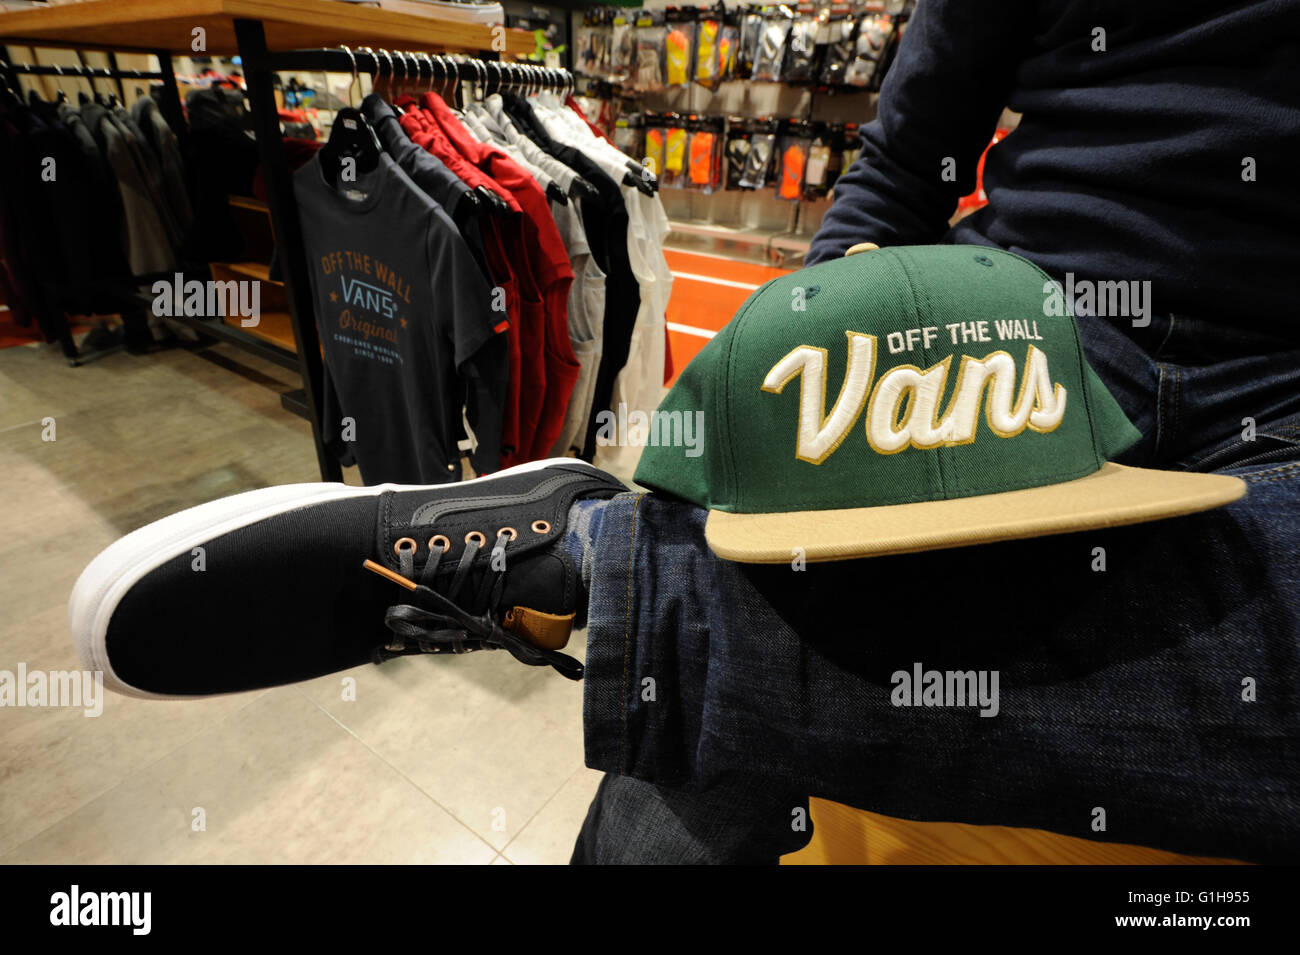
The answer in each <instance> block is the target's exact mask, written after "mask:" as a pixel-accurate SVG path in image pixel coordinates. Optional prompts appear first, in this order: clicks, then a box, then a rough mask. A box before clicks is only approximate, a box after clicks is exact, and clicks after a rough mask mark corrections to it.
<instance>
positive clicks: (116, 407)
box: [0, 345, 600, 864]
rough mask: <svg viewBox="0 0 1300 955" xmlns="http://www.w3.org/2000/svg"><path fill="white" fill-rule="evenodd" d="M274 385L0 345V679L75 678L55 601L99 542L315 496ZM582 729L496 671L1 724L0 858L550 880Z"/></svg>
mask: <svg viewBox="0 0 1300 955" xmlns="http://www.w3.org/2000/svg"><path fill="white" fill-rule="evenodd" d="M236 366H238V367H240V368H242V369H244V371H243V372H237V371H235V370H232V369H234V368H235V367H236ZM294 384H295V382H294V380H293V376H292V375H291V373H289V372H286V371H284V370H283V369H280V368H278V367H277V366H275V365H272V364H269V363H265V362H261V361H259V360H258V359H255V358H253V357H251V356H249V355H246V354H245V353H243V352H239V351H236V350H234V349H231V348H229V347H228V346H216V347H213V348H209V349H205V350H204V351H203V353H201V354H200V353H198V352H194V351H189V350H185V349H172V350H170V351H165V352H161V353H158V354H156V355H151V356H146V357H133V356H130V355H126V354H118V355H113V356H109V357H107V358H104V359H102V360H100V361H96V362H93V363H92V364H89V365H86V366H84V367H81V368H69V367H68V366H67V365H66V364H65V363H64V361H63V360H62V358H61V357H60V356H59V355H58V353H57V352H56V351H54V350H52V349H50V348H49V347H48V346H35V345H33V346H23V347H17V348H9V349H4V350H0V515H3V518H2V520H0V529H2V530H3V533H0V670H8V671H10V672H16V671H17V668H18V665H19V664H20V663H24V664H26V666H27V668H28V669H29V670H32V669H41V670H67V669H75V668H78V667H79V662H78V660H77V657H76V653H75V652H74V650H73V647H72V642H71V639H70V637H69V634H68V629H67V615H66V609H65V608H66V603H67V598H68V594H69V592H70V590H71V588H72V584H73V582H74V581H75V580H76V578H77V575H78V574H79V573H80V572H81V570H82V568H83V567H84V566H85V564H86V563H87V562H88V561H89V560H90V559H91V558H92V557H94V555H95V554H96V553H98V551H99V550H100V549H101V548H102V547H104V546H105V545H107V544H108V543H110V542H111V541H113V540H114V539H115V538H116V537H118V536H120V535H121V534H124V533H126V532H127V531H130V530H133V529H134V528H136V527H139V526H141V525H143V524H146V523H148V522H149V521H152V520H154V519H156V518H159V517H162V516H164V515H166V514H169V513H171V512H173V511H176V510H179V509H181V508H184V507H189V506H191V505H194V504H199V503H202V502H203V501H208V500H212V499H213V498H217V497H222V496H225V495H227V494H234V493H236V492H239V491H244V490H249V489H252V488H257V487H264V486H266V485H270V484H284V483H290V482H295V481H312V480H315V479H316V478H317V473H316V465H315V455H314V452H313V450H312V444H311V435H310V429H309V428H308V426H307V424H306V423H305V422H304V421H302V420H300V419H298V418H295V417H293V416H292V415H290V414H288V413H287V412H285V411H283V410H282V409H281V407H280V402H279V392H280V391H283V390H287V389H288V388H290V387H292V386H294ZM47 418H53V419H54V427H55V432H54V435H55V440H54V441H44V440H42V431H43V430H44V429H43V425H42V421H43V420H44V419H47ZM350 480H353V481H355V480H356V478H355V475H353V476H352V477H351V478H350ZM232 599H237V595H232ZM176 626H177V627H178V628H180V627H183V626H184V621H176ZM582 636H583V635H581V634H579V635H578V640H577V642H576V644H575V645H573V646H572V652H573V653H574V654H575V655H576V656H578V657H579V658H581V656H582V651H583V647H582V639H581V638H582ZM214 652H219V651H218V650H217V649H216V648H214ZM344 677H353V678H355V681H356V685H355V700H352V699H345V695H348V696H350V694H345V693H344ZM581 716H582V685H581V684H580V683H572V682H570V681H568V680H564V679H561V678H559V677H558V676H556V675H555V674H554V673H551V672H550V671H549V670H547V671H542V670H540V669H532V668H527V667H522V666H520V665H518V664H517V663H515V662H514V660H513V659H511V658H510V657H509V656H507V655H506V654H503V653H501V654H495V653H480V654H472V655H469V656H464V657H452V658H443V659H434V658H431V657H413V658H406V659H401V660H394V661H391V662H389V663H386V664H384V665H383V666H381V667H373V666H367V667H362V668H359V669H356V670H352V671H349V672H348V673H345V674H337V675H335V676H330V677H323V678H321V679H318V680H314V681H312V682H309V683H304V684H300V685H297V686H289V687H281V688H278V689H273V690H265V691H259V692H255V693H246V694H240V695H236V696H228V697H221V698H216V699H209V700H199V701H194V702H158V701H146V700H136V699H131V698H127V697H121V696H115V695H113V694H107V695H106V699H105V703H104V709H103V714H102V715H101V716H99V717H86V716H84V715H83V713H82V711H81V710H74V709H54V708H26V707H23V708H14V707H0V863H24V862H36V863H102V862H117V863H146V862H148V863H159V862H163V863H165V862H180V863H184V862H246V863H262V862H266V863H273V862H328V863H346V862H453V863H497V864H504V863H548V862H553V863H560V862H567V861H568V858H569V853H570V852H571V850H572V847H573V840H574V837H575V836H576V834H577V831H578V828H579V826H580V825H581V822H582V819H583V816H584V815H585V813H586V809H587V805H588V803H589V802H590V800H591V796H592V794H593V793H594V792H595V789H596V784H597V783H598V781H599V778H600V776H599V774H598V773H596V772H593V771H591V770H588V769H586V768H585V767H584V766H583V761H582V723H581Z"/></svg>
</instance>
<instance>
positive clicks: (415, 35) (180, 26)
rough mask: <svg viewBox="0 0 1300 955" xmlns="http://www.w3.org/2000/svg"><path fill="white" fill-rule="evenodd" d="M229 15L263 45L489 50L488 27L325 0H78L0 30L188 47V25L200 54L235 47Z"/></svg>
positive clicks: (521, 36) (510, 46) (225, 52)
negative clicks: (259, 28) (199, 41)
mask: <svg viewBox="0 0 1300 955" xmlns="http://www.w3.org/2000/svg"><path fill="white" fill-rule="evenodd" d="M236 19H246V20H261V21H262V23H263V25H264V28H265V30H266V42H267V48H268V49H269V50H273V51H275V50H302V49H314V48H321V47H337V46H339V45H340V44H346V45H347V46H350V47H354V48H355V47H358V46H373V47H386V48H388V49H399V50H431V51H443V50H451V51H464V52H474V51H479V50H491V49H492V39H493V28H491V27H488V26H483V25H481V24H476V23H462V22H459V21H456V20H441V19H436V18H433V17H421V16H415V15H413V14H407V13H394V12H392V11H389V10H382V9H380V8H378V7H366V6H360V5H357V4H351V3H334V2H331V0H85V2H83V3H71V4H64V5H60V6H53V7H45V8H42V9H33V10H13V11H9V12H5V13H0V36H2V37H4V38H6V39H7V40H9V41H10V42H13V41H24V42H27V43H30V44H34V45H37V46H69V47H90V48H101V49H112V50H139V51H141V52H145V53H152V52H155V51H157V50H171V51H174V52H176V53H189V52H191V50H192V46H191V44H192V43H193V31H194V29H195V28H196V27H202V28H203V29H204V30H205V31H206V33H207V37H206V40H207V44H206V50H205V51H204V52H206V53H207V54H208V55H211V56H230V55H233V54H235V53H238V52H239V48H238V44H237V43H236V42H235V28H234V21H235V20H236ZM534 45H535V44H534V40H533V35H532V34H531V33H529V32H528V31H526V30H506V31H505V47H506V49H505V51H504V52H505V53H511V54H525V53H531V52H532V50H533V48H534Z"/></svg>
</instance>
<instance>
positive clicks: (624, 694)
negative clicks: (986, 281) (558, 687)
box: [574, 316, 1300, 862]
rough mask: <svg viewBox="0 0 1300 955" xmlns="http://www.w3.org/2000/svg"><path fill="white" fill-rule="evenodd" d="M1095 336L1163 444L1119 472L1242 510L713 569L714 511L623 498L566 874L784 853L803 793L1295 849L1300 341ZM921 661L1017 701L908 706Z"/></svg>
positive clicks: (969, 815)
mask: <svg viewBox="0 0 1300 955" xmlns="http://www.w3.org/2000/svg"><path fill="white" fill-rule="evenodd" d="M1079 324H1080V329H1081V333H1082V335H1083V336H1084V340H1085V344H1086V347H1087V349H1088V356H1089V359H1090V361H1091V362H1092V364H1093V367H1094V368H1095V369H1096V370H1097V372H1098V374H1099V375H1100V376H1101V378H1102V380H1103V381H1104V382H1106V384H1107V385H1108V386H1109V387H1110V389H1111V390H1112V392H1113V393H1114V394H1115V396H1116V397H1117V398H1118V400H1119V401H1120V403H1121V404H1122V405H1123V407H1124V410H1125V411H1126V412H1127V413H1128V415H1129V417H1130V419H1132V421H1133V422H1134V424H1136V425H1137V426H1138V428H1139V429H1140V430H1141V431H1142V433H1143V435H1144V438H1143V440H1142V442H1141V443H1140V444H1139V445H1137V446H1136V447H1134V448H1133V449H1131V450H1130V451H1129V452H1128V453H1127V454H1126V455H1125V457H1124V458H1122V459H1121V461H1122V462H1123V463H1130V464H1139V465H1145V466H1153V467H1162V468H1168V469H1188V470H1218V471H1224V472H1226V473H1230V474H1235V475H1238V476H1239V477H1241V478H1243V479H1244V480H1245V481H1246V482H1247V483H1248V485H1249V491H1248V494H1247V496H1246V497H1245V498H1243V499H1242V500H1240V501H1238V502H1236V503H1234V504H1231V505H1229V506H1227V507H1224V508H1220V509H1218V510H1214V511H1209V512H1206V513H1202V514H1197V515H1191V516H1188V517H1183V518H1176V519H1172V520H1165V521H1159V522H1155V523H1148V524H1140V525H1136V526H1131V527H1124V528H1113V529H1108V530H1096V531H1088V532H1085V533H1078V534H1070V535H1062V536H1057V537H1049V538H1039V539H1035V540H1027V541H1012V542H1005V543H999V544H991V545H985V546H980V547H971V548H964V549H957V550H947V551H932V552H929V553H924V554H913V555H904V556H898V557H883V558H875V559H871V560H859V561H846V562H840V563H831V564H809V565H808V566H807V569H806V570H803V571H796V570H794V569H792V568H791V567H789V566H756V565H753V566H751V565H744V564H738V563H732V562H729V561H725V560H721V559H718V558H716V557H714V556H713V554H712V553H711V552H710V551H709V549H708V547H707V545H706V544H705V541H704V536H703V528H704V518H705V513H704V512H703V511H702V510H700V509H698V508H695V507H693V506H690V505H687V504H684V503H681V502H678V501H674V500H670V499H666V498H663V497H662V496H659V495H639V494H638V495H633V494H629V495H624V496H621V497H619V498H616V499H615V500H614V501H613V502H612V503H611V504H610V505H609V506H608V508H607V509H606V512H605V518H604V523H603V525H602V529H601V535H600V539H599V541H598V546H597V557H596V566H595V572H594V577H593V583H592V599H591V610H590V630H589V635H588V644H587V679H586V688H585V712H584V723H585V733H586V754H587V763H588V765H590V766H592V767H594V768H597V769H601V770H604V771H605V772H607V773H609V774H611V775H610V776H608V777H607V779H606V781H605V784H604V785H603V786H602V787H601V791H600V793H599V795H598V796H597V799H596V801H595V802H594V803H593V805H592V808H591V812H590V813H589V815H588V819H587V822H586V825H585V826H584V828H583V832H582V835H581V836H580V837H579V841H578V846H577V849H576V851H575V855H574V859H575V861H587V862H596V861H627V862H630V861H660V862H662V861H715V862H726V861H760V860H761V861H774V859H775V857H776V855H778V854H780V853H782V852H787V851H790V850H791V849H793V848H797V847H798V846H799V845H801V844H803V843H804V842H806V840H807V838H808V833H807V832H806V831H796V830H795V829H794V828H793V827H792V825H791V821H792V818H798V810H799V809H800V808H801V807H802V806H803V805H805V798H806V797H807V796H808V795H815V796H822V797H826V798H829V799H834V800H837V801H840V802H844V803H847V804H849V805H853V806H857V807H860V808H863V809H869V810H873V811H876V812H881V813H885V814H888V815H892V816H898V817H903V818H908V819H917V820H947V821H957V822H966V823H975V824H999V825H1009V826H1028V827H1035V828H1042V829H1047V830H1051V831H1054V832H1059V833H1065V834H1068V835H1074V836H1081V837H1084V838H1090V839H1097V840H1103V841H1110V842H1125V843H1137V844H1141V845H1148V846H1155V847H1158V848H1163V849H1169V850H1173V851H1178V852H1186V853H1195V854H1203V855H1217V856H1225V857H1233V858H1241V859H1248V860H1253V861H1291V862H1295V861H1300V348H1297V347H1296V346H1294V345H1291V346H1286V345H1284V344H1282V343H1278V342H1273V341H1268V340H1263V339H1261V338H1259V337H1258V336H1256V335H1253V334H1251V333H1246V332H1241V331H1237V330H1234V329H1231V328H1224V327H1221V326H1218V325H1215V324H1211V323H1205V322H1197V321H1194V320H1191V319H1185V318H1182V317H1177V316H1176V317H1173V318H1170V317H1164V318H1157V319H1154V320H1153V321H1152V322H1151V325H1150V326H1149V327H1147V328H1144V329H1133V328H1127V327H1124V326H1117V325H1112V324H1109V323H1107V322H1106V321H1103V320H1099V319H1095V318H1083V319H1080V323H1079ZM1246 418H1250V419H1253V435H1250V436H1251V437H1252V438H1253V439H1252V440H1246V439H1244V438H1243V432H1245V433H1246V434H1247V435H1249V433H1250V424H1249V423H1243V419H1246ZM1098 548H1102V549H1104V569H1100V568H1101V566H1102V565H1101V564H1100V562H1099V559H1098V558H1099V555H1100V554H1102V551H1099V550H1098ZM916 664H920V665H921V666H922V667H923V668H924V669H925V670H931V669H935V670H941V671H946V670H954V671H966V670H976V671H981V670H983V671H997V672H998V674H999V692H1000V700H999V708H998V712H997V715H996V716H988V717H985V716H981V715H980V713H979V710H978V709H977V708H974V707H915V706H914V707H896V706H894V705H892V703H891V691H892V690H893V683H892V682H891V675H892V674H893V673H894V672H895V671H899V670H902V671H909V672H910V671H912V670H913V668H914V666H915V665H916ZM647 681H649V682H647ZM1102 823H1104V829H1101V828H1098V826H1099V825H1101V824H1102Z"/></svg>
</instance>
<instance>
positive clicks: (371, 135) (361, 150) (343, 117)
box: [319, 47, 383, 186]
mask: <svg viewBox="0 0 1300 955" xmlns="http://www.w3.org/2000/svg"><path fill="white" fill-rule="evenodd" d="M343 50H344V51H345V52H346V53H347V54H348V58H349V59H351V60H352V75H353V76H354V77H355V76H356V68H357V60H356V57H355V56H353V55H352V51H351V50H349V49H348V48H347V47H343ZM371 57H372V58H373V59H374V61H375V70H376V73H377V72H378V69H379V58H378V57H376V56H375V55H374V53H373V52H372V53H371ZM372 85H373V83H372ZM382 152H383V148H382V147H381V146H380V144H379V137H378V136H377V135H375V131H374V130H373V129H372V128H371V126H370V124H369V123H368V122H366V118H365V116H363V115H362V113H361V110H359V109H357V108H356V107H355V106H353V105H352V87H351V86H349V87H348V105H347V106H344V107H343V108H342V109H340V110H339V111H338V112H337V113H335V114H334V125H333V126H332V127H330V138H329V141H328V142H326V143H325V145H324V146H322V147H321V150H320V153H319V155H320V164H321V170H322V171H323V172H324V174H325V181H326V182H328V183H329V184H330V185H331V186H337V185H338V175H339V171H340V169H342V166H343V159H344V158H345V157H346V158H349V159H352V160H355V162H356V169H355V171H356V172H357V173H363V172H371V171H372V170H374V169H377V168H378V167H379V157H380V155H381V154H382Z"/></svg>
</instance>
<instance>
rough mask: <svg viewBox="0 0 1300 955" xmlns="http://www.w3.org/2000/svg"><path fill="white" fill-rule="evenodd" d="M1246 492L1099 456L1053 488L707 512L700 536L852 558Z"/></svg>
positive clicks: (733, 555)
mask: <svg viewBox="0 0 1300 955" xmlns="http://www.w3.org/2000/svg"><path fill="white" fill-rule="evenodd" d="M1245 493H1246V484H1245V482H1244V481H1242V480H1240V479H1238V478H1235V477H1229V476H1227V475H1224V474H1197V473H1190V472H1187V471H1153V470H1149V469H1147V468H1131V467H1125V466H1123V465H1119V464H1113V463H1110V462H1107V463H1106V464H1104V465H1102V467H1101V469H1100V470H1098V471H1095V472H1094V473H1092V474H1089V475H1087V476H1086V477H1081V478H1076V479H1075V480H1073V481H1066V482H1064V483H1062V484H1049V485H1046V486H1044V487H1031V488H1025V489H1024V490H1020V491H1004V492H1002V493H1000V494H982V495H979V496H976V497H962V498H955V499H952V500H943V501H919V502H916V503H912V504H889V505H884V506H881V507H854V508H842V509H836V510H830V511H788V512H785V513H782V514H733V513H730V512H727V511H716V510H710V511H709V518H708V522H707V523H706V524H705V527H704V536H705V537H706V538H707V540H708V542H709V547H710V548H712V550H713V552H714V553H715V554H717V555H718V556H719V557H724V558H726V559H727V560H736V561H742V562H744V563H749V564H783V563H786V562H787V561H790V560H792V559H794V557H795V556H796V555H797V552H796V548H801V549H802V553H803V557H804V559H805V560H808V561H824V560H851V559H853V558H856V557H879V556H884V555H886V554H910V553H914V552H916V551H923V550H938V549H940V548H946V547H969V546H971V545H973V544H988V543H992V542H994V541H1001V540H1014V539H1016V538H1022V537H1043V536H1046V535H1049V534H1069V533H1072V532H1074V531H1083V530H1092V529H1094V528H1101V527H1117V526H1119V525H1122V524H1140V523H1142V522H1143V521H1156V520H1161V519H1162V518H1166V517H1177V516H1179V515H1180V514H1192V513H1195V512H1196V511H1207V510H1209V509H1210V508H1214V507H1220V506H1222V505H1224V504H1228V503H1230V502H1232V501H1235V500H1236V499H1237V498H1239V497H1241V496H1242V495H1243V494H1245Z"/></svg>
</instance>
